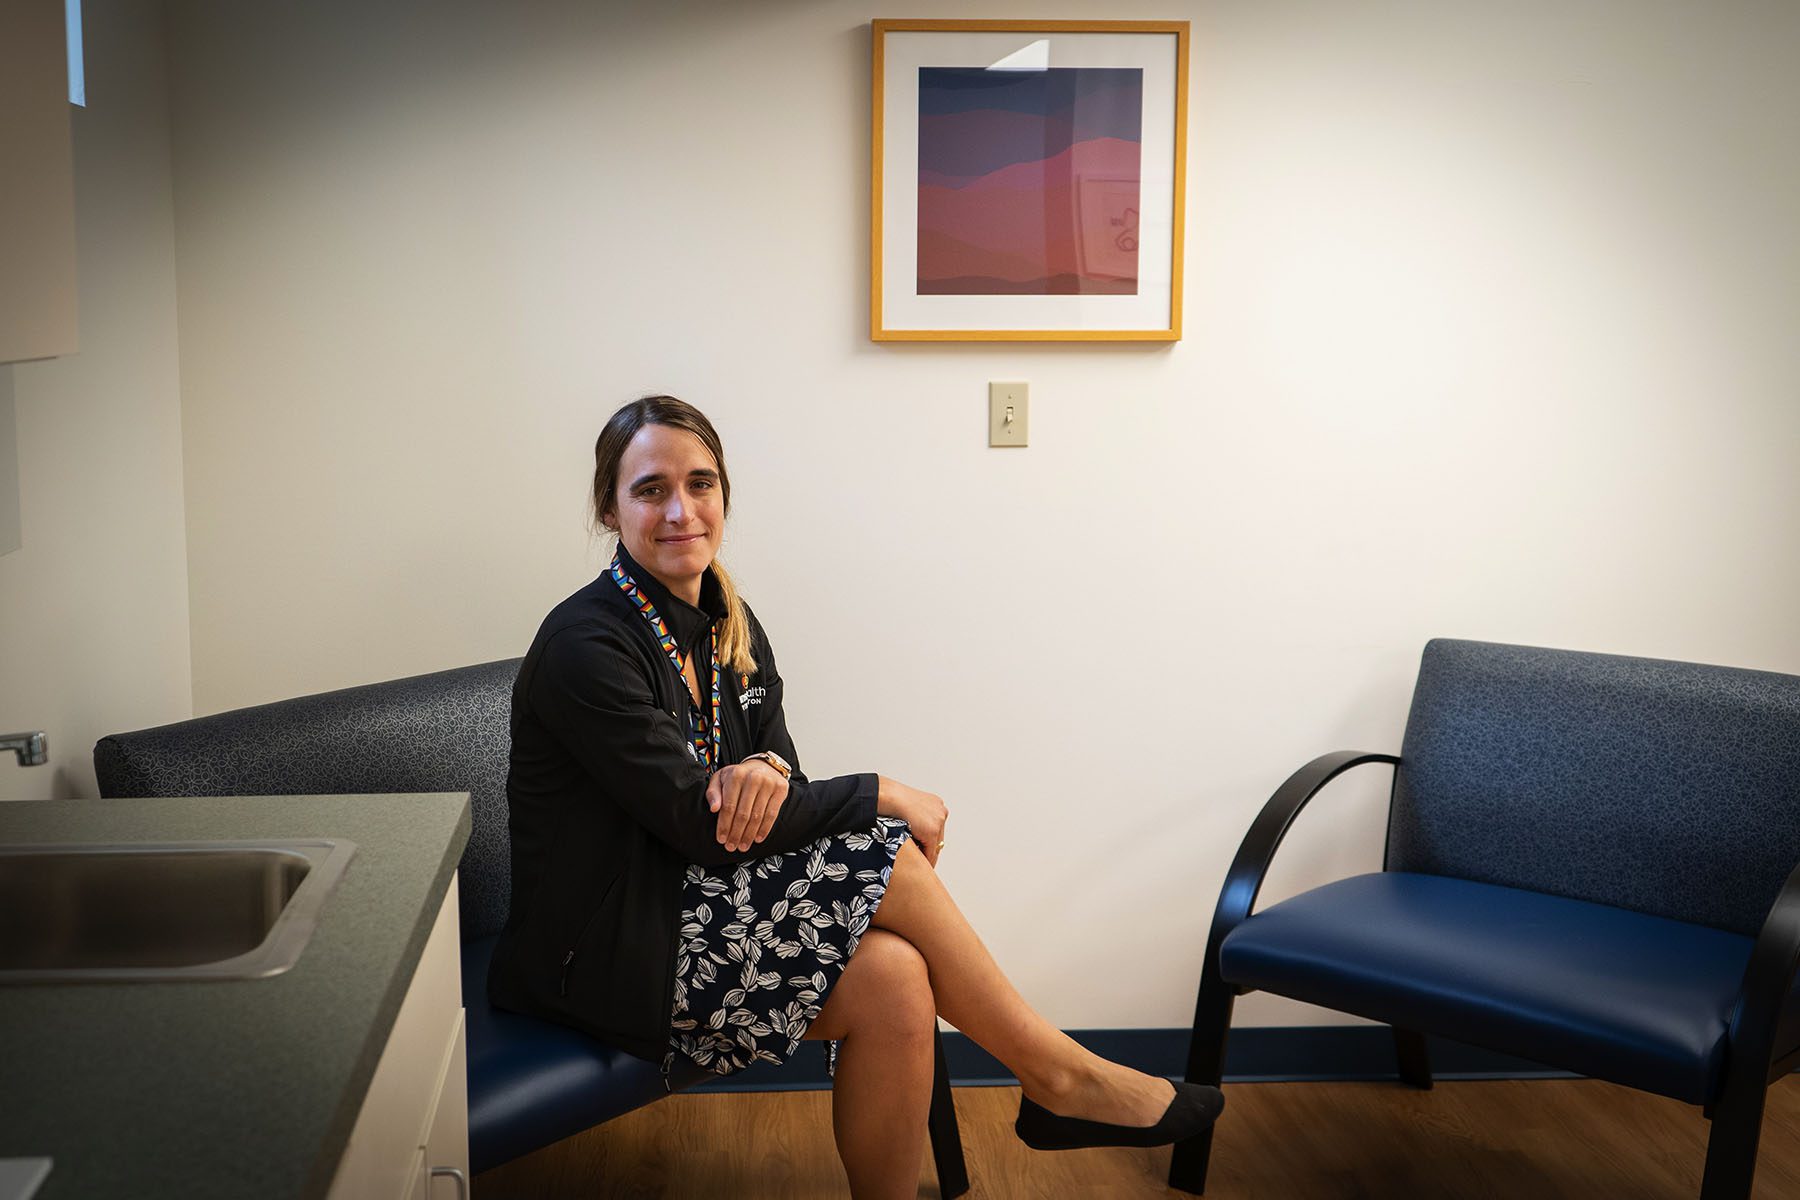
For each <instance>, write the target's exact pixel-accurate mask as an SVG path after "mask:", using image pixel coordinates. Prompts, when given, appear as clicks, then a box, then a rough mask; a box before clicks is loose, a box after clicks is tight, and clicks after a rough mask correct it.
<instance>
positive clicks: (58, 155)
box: [0, 0, 77, 363]
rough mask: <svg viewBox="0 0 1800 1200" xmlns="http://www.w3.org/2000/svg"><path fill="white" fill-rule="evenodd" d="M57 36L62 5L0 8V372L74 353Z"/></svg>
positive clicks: (64, 104)
mask: <svg viewBox="0 0 1800 1200" xmlns="http://www.w3.org/2000/svg"><path fill="white" fill-rule="evenodd" d="M65 28H66V26H65V24H64V16H63V0H7V2H6V3H4V4H0V164H4V165H0V175H3V176H4V178H5V183H4V184H3V185H0V263H3V264H5V266H4V269H0V363H9V362H18V361H20V360H22V359H32V358H49V357H51V356H53V355H57V354H72V353H74V352H75V350H76V349H77V347H76V344H75V167H74V162H75V160H74V149H73V146H72V143H71V142H70V140H69V74H68V62H69V60H68V49H67V46H66V45H65V44H64V41H63V31H64V29H65Z"/></svg>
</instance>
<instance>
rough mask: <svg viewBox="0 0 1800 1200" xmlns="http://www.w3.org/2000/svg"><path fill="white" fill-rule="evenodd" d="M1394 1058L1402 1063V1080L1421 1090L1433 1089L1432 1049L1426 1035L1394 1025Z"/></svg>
mask: <svg viewBox="0 0 1800 1200" xmlns="http://www.w3.org/2000/svg"><path fill="white" fill-rule="evenodd" d="M1394 1058H1395V1059H1396V1060H1397V1061H1398V1062H1399V1064H1400V1082H1401V1083H1404V1084H1406V1085H1407V1086H1408V1087H1416V1088H1418V1089H1419V1090H1421V1091H1426V1092H1428V1091H1430V1090H1431V1051H1430V1050H1428V1049H1427V1048H1426V1046H1425V1035H1424V1034H1422V1033H1420V1032H1418V1031H1417V1030H1413V1029H1402V1028H1400V1027H1399V1026H1398V1025H1396V1026H1394Z"/></svg>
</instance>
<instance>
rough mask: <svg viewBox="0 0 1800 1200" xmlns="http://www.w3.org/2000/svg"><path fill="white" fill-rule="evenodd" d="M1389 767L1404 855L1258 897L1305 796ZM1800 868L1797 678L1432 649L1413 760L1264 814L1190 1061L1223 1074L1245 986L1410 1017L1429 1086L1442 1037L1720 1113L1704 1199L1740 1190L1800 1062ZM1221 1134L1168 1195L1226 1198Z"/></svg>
mask: <svg viewBox="0 0 1800 1200" xmlns="http://www.w3.org/2000/svg"><path fill="white" fill-rule="evenodd" d="M1368 764H1380V765H1386V766H1391V767H1392V768H1393V789H1392V793H1391V799H1390V804H1389V815H1388V828H1387V850H1386V855H1385V859H1386V861H1385V869H1383V870H1382V871H1380V872H1377V873H1374V874H1368V875H1358V876H1354V877H1352V878H1349V879H1341V880H1338V881H1336V882H1333V883H1328V884H1326V885H1324V886H1323V887H1318V888H1314V889H1312V890H1310V891H1306V892H1303V893H1301V894H1300V895H1297V896H1294V897H1292V898H1290V899H1287V900H1283V901H1281V902H1279V903H1276V904H1272V905H1270V906H1268V907H1267V908H1265V909H1263V910H1262V911H1260V912H1255V913H1252V911H1251V910H1252V908H1254V906H1255V903H1256V896H1257V892H1258V891H1259V889H1260V888H1261V886H1262V883H1263V879H1264V876H1265V874H1266V872H1267V870H1268V867H1269V863H1270V861H1271V859H1272V858H1273V856H1274V854H1275V851H1276V849H1277V847H1279V846H1280V844H1281V840H1282V838H1283V836H1284V835H1285V834H1286V833H1287V831H1288V829H1289V828H1290V827H1291V826H1292V824H1293V822H1294V820H1295V818H1297V817H1298V816H1299V815H1300V812H1301V810H1302V809H1303V808H1305V807H1306V805H1307V803H1308V802H1309V801H1311V800H1312V799H1313V797H1314V796H1316V795H1318V793H1319V792H1320V791H1321V790H1322V789H1323V788H1324V787H1325V785H1326V784H1328V783H1330V782H1331V781H1332V780H1333V779H1334V778H1336V777H1337V776H1338V775H1340V774H1342V773H1343V772H1345V771H1348V770H1351V769H1352V768H1355V767H1359V766H1364V765H1368ZM1796 864H1800V678H1797V677H1795V676H1791V675H1779V674H1773V673H1769V672H1763V671H1748V670H1738V669H1734V668H1730V667H1716V666H1702V665H1699V664H1694V663H1681V662H1665V661H1659V660H1653V659H1643V658H1624V657H1617V656H1612V655H1602V654H1583V653H1576V652H1572V651H1563V650H1545V649H1537V648H1533V647H1527V646H1506V645H1494V644H1488V643H1481V642H1467V641H1449V640H1436V641H1433V642H1431V643H1430V644H1428V645H1427V646H1426V647H1425V653H1424V659H1423V662H1422V664H1421V666H1420V670H1419V678H1418V683H1417V686H1416V688H1415V690H1414V693H1413V701H1412V709H1411V712H1410V714H1409V716H1408V719H1407V724H1406V733H1405V736H1404V739H1403V741H1402V743H1401V748H1400V755H1399V757H1398V758H1396V757H1394V756H1392V755H1388V754H1372V753H1359V752H1356V751H1344V752H1339V753H1335V754H1327V755H1324V756H1323V757H1320V758H1317V759H1314V760H1313V761H1312V762H1310V763H1308V764H1307V765H1306V766H1304V767H1302V768H1301V769H1300V770H1299V771H1297V772H1295V773H1294V774H1293V776H1291V777H1290V778H1289V779H1288V780H1287V782H1286V783H1284V784H1282V786H1281V787H1280V788H1279V789H1278V790H1277V791H1276V792H1275V794H1274V796H1273V798H1271V799H1270V800H1269V802H1268V804H1267V805H1266V806H1265V807H1264V808H1263V810H1262V812H1261V814H1260V815H1259V816H1258V817H1257V818H1256V820H1255V822H1254V823H1253V824H1252V825H1251V827H1250V831H1249V834H1248V835H1247V836H1246V837H1245V839H1244V841H1243V844H1242V846H1241V847H1240V848H1239V850H1238V853H1237V857H1236V859H1235V860H1234V861H1233V862H1232V864H1231V868H1230V871H1229V873H1228V874H1227V877H1226V881H1225V886H1224V890H1223V892H1222V894H1221V895H1220V897H1219V903H1218V908H1217V910H1216V911H1215V914H1214V917H1213V922H1212V930H1211V934H1210V936H1209V937H1208V939H1207V945H1206V958H1205V962H1204V965H1203V967H1202V974H1201V984H1200V995H1199V1000H1198V1003H1197V1004H1196V1006H1195V1016H1194V1030H1193V1042H1192V1045H1191V1049H1190V1052H1189V1059H1188V1071H1187V1078H1188V1079H1190V1080H1193V1081H1197V1082H1202V1083H1211V1084H1215V1085H1216V1084H1217V1083H1218V1082H1219V1079H1220V1073H1221V1068H1222V1066H1223V1063H1224V1057H1225V1044H1226V1038H1227V1036H1228V1034H1229V1032H1230V1025H1231V1009H1232V1004H1233V1001H1234V999H1235V997H1236V996H1238V995H1239V994H1241V993H1244V992H1251V991H1265V992H1271V993H1274V994H1277V995H1282V996H1288V997H1292V998H1294V999H1297V1000H1303V1001H1307V1002H1309V1003H1312V1004H1318V1005H1323V1006H1324V1007H1326V1008H1331V1009H1336V1010H1338V1011H1342V1012H1347V1013H1354V1014H1356V1015H1358V1016H1362V1017H1367V1018H1370V1019H1373V1020H1375V1021H1379V1022H1382V1023H1384V1024H1388V1025H1391V1026H1392V1027H1393V1029H1394V1040H1395V1046H1396V1051H1397V1065H1398V1068H1399V1075H1400V1077H1401V1079H1402V1080H1404V1081H1405V1082H1407V1083H1410V1084H1412V1085H1414V1086H1417V1087H1430V1086H1431V1069H1430V1065H1429V1062H1428V1059H1427V1055H1426V1043H1425V1035H1426V1034H1435V1035H1439V1036H1441V1037H1445V1038H1449V1039H1452V1040H1454V1041H1458V1042H1462V1043H1466V1044H1469V1045H1474V1046H1480V1047H1484V1048H1487V1049H1491V1050H1497V1051H1501V1052H1504V1053H1508V1054H1512V1055H1516V1056H1519V1057H1522V1058H1527V1059H1531V1060H1533V1061H1536V1062H1539V1063H1543V1064H1545V1065H1548V1066H1552V1067H1557V1068H1561V1069H1566V1070H1569V1071H1573V1072H1575V1073H1578V1074H1581V1075H1587V1076H1591V1077H1593V1078H1596V1079H1605V1080H1610V1081H1612V1082H1614V1083H1619V1084H1624V1085H1626V1086H1628V1087H1632V1088H1637V1089H1641V1090H1643V1091H1647V1092H1654V1093H1657V1094H1660V1095H1664V1096H1672V1097H1674V1098H1675V1099H1677V1100H1683V1101H1686V1102H1687V1103H1690V1104H1694V1105H1698V1106H1700V1107H1701V1108H1702V1109H1703V1110H1704V1112H1705V1113H1706V1115H1707V1116H1708V1117H1710V1118H1711V1120H1712V1132H1711V1138H1710V1142H1709V1145H1708V1149H1707V1155H1706V1168H1705V1176H1704V1182H1703V1184H1702V1187H1701V1193H1700V1194H1701V1197H1702V1200H1745V1198H1747V1197H1748V1196H1749V1195H1750V1187H1751V1181H1752V1178H1753V1176H1754V1174H1755V1171H1756V1150H1757V1141H1758V1138H1759V1136H1760V1132H1761V1128H1762V1120H1763V1101H1764V1095H1765V1092H1766V1090H1767V1088H1768V1087H1769V1085H1770V1084H1771V1083H1773V1082H1774V1081H1775V1080H1776V1079H1778V1078H1780V1077H1781V1076H1782V1075H1784V1074H1786V1073H1787V1072H1789V1071H1790V1070H1792V1069H1793V1068H1794V1066H1795V1065H1796V1063H1797V1062H1800V1005H1796V1003H1795V1002H1794V983H1795V966H1796V961H1797V960H1800V869H1796ZM1231 1128H1232V1127H1231V1123H1230V1121H1229V1120H1227V1121H1226V1122H1225V1123H1224V1125H1223V1126H1222V1131H1221V1133H1220V1136H1222V1137H1227V1138H1229V1137H1231V1136H1232V1133H1231ZM1212 1139H1213V1134H1212V1132H1210V1131H1209V1132H1208V1133H1207V1134H1205V1135H1203V1136H1201V1137H1197V1138H1194V1139H1192V1140H1190V1141H1188V1142H1184V1143H1182V1144H1180V1145H1178V1146H1177V1147H1176V1148H1175V1153H1174V1157H1173V1159H1172V1162H1171V1168H1170V1172H1169V1183H1170V1185H1171V1186H1172V1187H1176V1188H1180V1189H1182V1190H1184V1191H1188V1192H1194V1193H1200V1192H1202V1191H1204V1189H1205V1185H1206V1170H1207V1161H1208V1157H1209V1155H1210V1152H1211V1148H1212Z"/></svg>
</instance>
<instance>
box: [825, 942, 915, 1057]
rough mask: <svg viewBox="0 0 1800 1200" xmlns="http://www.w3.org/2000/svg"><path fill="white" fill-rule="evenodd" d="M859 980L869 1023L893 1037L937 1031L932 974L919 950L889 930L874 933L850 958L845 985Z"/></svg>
mask: <svg viewBox="0 0 1800 1200" xmlns="http://www.w3.org/2000/svg"><path fill="white" fill-rule="evenodd" d="M852 975H855V976H857V985H858V987H857V990H858V991H859V992H861V993H862V995H863V997H864V998H865V999H866V1000H867V1001H868V1003H866V1004H865V1005H861V1006H859V1007H860V1008H862V1009H863V1010H864V1011H863V1012H862V1013H861V1014H859V1015H861V1016H862V1017H863V1018H864V1019H865V1020H867V1021H874V1022H878V1023H879V1024H880V1025H881V1026H883V1027H884V1028H886V1029H887V1030H888V1031H889V1032H890V1033H893V1034H907V1035H917V1034H919V1033H921V1032H930V1031H934V1030H935V1029H936V1028H937V1000H936V997H934V996H933V995H932V994H931V972H930V970H929V969H928V967H927V966H926V963H925V956H924V955H922V954H920V953H919V949H918V947H916V946H914V945H913V944H912V943H911V942H909V941H907V940H906V939H905V938H903V937H901V936H900V935H898V934H895V933H890V932H888V931H887V930H885V929H870V930H869V931H868V932H867V933H865V934H863V937H862V941H860V942H859V943H857V947H856V952H855V953H854V954H852V955H851V956H850V965H849V967H847V968H846V969H845V973H844V979H843V980H842V981H841V983H840V986H842V983H849V982H850V981H851V976H852Z"/></svg>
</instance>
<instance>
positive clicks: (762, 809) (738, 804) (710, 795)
mask: <svg viewBox="0 0 1800 1200" xmlns="http://www.w3.org/2000/svg"><path fill="white" fill-rule="evenodd" d="M787 794H788V781H787V779H786V777H784V776H783V775H782V773H781V772H780V771H777V770H776V769H775V768H774V767H772V766H770V765H769V764H768V763H767V762H766V761H764V760H763V759H760V758H756V759H751V760H750V761H749V762H741V763H736V764H734V765H732V766H729V767H720V768H719V769H718V770H717V771H714V772H713V777H712V779H711V780H709V781H708V782H707V785H706V804H707V807H708V808H711V809H712V810H713V811H714V812H716V813H718V814H719V825H718V838H719V843H720V844H721V845H723V846H724V847H725V849H727V850H729V851H731V852H732V853H733V854H736V853H738V852H739V851H743V850H748V849H749V848H750V847H751V846H754V845H755V844H756V843H757V842H760V841H762V840H763V839H764V838H766V837H768V836H769V830H770V829H772V828H774V826H775V817H776V816H777V814H779V813H780V812H781V805H782V803H783V802H784V801H785V800H786V799H787Z"/></svg>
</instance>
